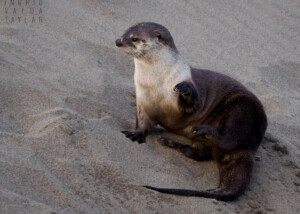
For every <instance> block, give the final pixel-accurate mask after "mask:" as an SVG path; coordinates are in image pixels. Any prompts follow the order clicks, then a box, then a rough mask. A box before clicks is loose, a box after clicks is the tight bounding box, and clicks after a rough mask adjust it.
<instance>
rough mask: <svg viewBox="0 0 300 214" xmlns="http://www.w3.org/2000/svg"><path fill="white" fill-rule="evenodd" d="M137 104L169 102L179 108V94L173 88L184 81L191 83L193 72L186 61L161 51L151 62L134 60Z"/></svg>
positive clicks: (167, 51) (171, 53) (173, 54)
mask: <svg viewBox="0 0 300 214" xmlns="http://www.w3.org/2000/svg"><path fill="white" fill-rule="evenodd" d="M134 63H135V73H134V81H135V86H136V97H137V104H138V105H139V104H141V105H144V104H151V105H156V104H157V103H159V102H162V101H164V102H168V103H169V104H171V105H173V106H176V107H177V102H176V100H174V99H177V97H178V94H176V92H174V90H173V88H174V87H175V86H176V85H177V84H178V83H180V82H182V81H187V80H189V81H191V71H190V67H189V65H187V64H186V63H185V61H184V59H183V58H182V57H181V56H180V55H179V54H178V53H173V52H171V51H170V50H168V49H166V50H160V53H159V57H156V58H155V59H154V60H151V62H145V61H143V60H140V59H136V58H135V59H134Z"/></svg>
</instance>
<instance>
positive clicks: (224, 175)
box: [144, 151, 253, 201]
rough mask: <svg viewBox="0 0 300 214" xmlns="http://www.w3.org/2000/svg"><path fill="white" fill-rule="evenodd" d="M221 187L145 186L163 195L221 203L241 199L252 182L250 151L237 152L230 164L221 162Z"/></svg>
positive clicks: (232, 155)
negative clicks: (208, 188)
mask: <svg viewBox="0 0 300 214" xmlns="http://www.w3.org/2000/svg"><path fill="white" fill-rule="evenodd" d="M218 165H219V171H220V185H219V187H218V188H217V189H212V190H206V191H195V190H186V189H166V188H157V187H152V186H144V187H146V188H148V189H152V190H155V191H158V192H161V193H167V194H174V195H182V196H195V197H204V198H214V199H217V200H220V201H232V200H235V199H236V198H237V197H239V196H240V195H241V194H242V193H243V192H244V191H245V189H246V187H247V186H248V184H249V182H250V177H251V172H252V166H253V154H252V152H248V151H236V152H235V153H233V154H231V157H230V160H228V162H224V161H221V162H219V164H218Z"/></svg>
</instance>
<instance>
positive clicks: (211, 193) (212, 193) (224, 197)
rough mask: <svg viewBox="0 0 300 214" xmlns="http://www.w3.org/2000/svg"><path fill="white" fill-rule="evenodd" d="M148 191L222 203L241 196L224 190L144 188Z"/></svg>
mask: <svg viewBox="0 0 300 214" xmlns="http://www.w3.org/2000/svg"><path fill="white" fill-rule="evenodd" d="M144 187H146V188H147V189H152V190H155V191H158V192H161V193H167V194H173V195H182V196H194V197H204V198H214V199H217V200H220V201H232V200H234V199H236V198H237V197H238V196H239V195H238V194H235V193H234V192H231V191H226V190H224V189H214V190H207V191H195V190H186V189H166V188H156V187H152V186H144Z"/></svg>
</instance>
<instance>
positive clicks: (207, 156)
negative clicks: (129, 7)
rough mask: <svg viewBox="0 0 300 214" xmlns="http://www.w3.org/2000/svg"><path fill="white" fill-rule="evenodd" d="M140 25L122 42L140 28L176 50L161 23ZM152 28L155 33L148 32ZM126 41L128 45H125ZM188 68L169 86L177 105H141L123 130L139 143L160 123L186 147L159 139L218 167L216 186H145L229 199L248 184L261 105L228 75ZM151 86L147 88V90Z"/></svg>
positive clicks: (262, 123) (261, 128)
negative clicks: (186, 141)
mask: <svg viewBox="0 0 300 214" xmlns="http://www.w3.org/2000/svg"><path fill="white" fill-rule="evenodd" d="M142 24H143V25H142V26H140V27H139V25H136V26H134V27H132V28H130V29H129V30H128V31H127V32H126V33H125V34H124V36H123V41H125V42H124V43H122V46H125V45H126V42H129V39H128V36H129V35H131V36H132V35H134V33H135V32H138V33H139V35H140V34H145V32H146V34H147V36H148V37H149V36H150V37H151V36H156V35H157V34H159V35H163V36H162V38H163V39H162V38H159V39H161V40H162V41H161V42H162V43H163V44H164V45H166V46H168V48H174V53H178V52H177V49H176V47H175V44H174V43H173V39H172V37H171V35H170V34H169V32H168V31H167V30H166V28H164V27H162V26H160V25H158V24H155V23H142ZM157 26H159V27H157ZM152 31H153V32H155V34H153V33H149V32H152ZM117 41H118V40H117ZM118 42H120V41H118ZM129 43H130V42H129ZM117 45H118V44H117ZM131 45H133V44H131V43H130V45H128V46H130V47H131ZM118 46H119V45H118ZM131 48H132V47H131ZM139 56H140V55H139ZM141 58H142V57H141ZM190 72H191V79H188V80H185V81H183V82H179V83H177V85H174V86H173V87H174V88H173V90H174V91H175V92H176V93H177V96H178V97H177V102H178V109H176V108H173V107H172V105H170V103H164V102H162V103H159V104H157V106H156V107H155V106H152V105H147V104H144V105H143V106H137V129H136V131H133V132H128V131H123V133H124V134H125V135H126V137H128V138H130V139H131V140H132V141H138V142H139V143H142V142H144V141H145V137H146V135H147V134H148V133H149V132H150V131H151V128H152V127H153V126H154V125H156V124H160V125H161V126H163V127H164V128H166V129H167V130H169V131H171V132H173V133H176V134H179V135H183V136H186V137H187V138H189V139H191V140H192V141H193V144H192V146H187V145H182V144H180V143H178V142H175V141H172V140H170V139H166V138H161V139H160V140H159V141H160V142H161V143H162V144H163V145H166V146H168V147H172V148H175V149H176V150H178V151H180V152H182V153H183V154H185V155H186V156H188V157H190V158H193V159H195V160H199V161H205V160H211V159H212V160H214V161H216V163H217V165H218V167H219V171H220V184H219V187H218V188H217V189H213V190H207V191H194V190H180V189H164V188H156V187H150V186H145V187H147V188H149V189H153V190H156V191H159V192H162V193H169V194H177V195H184V196H199V197H207V198H216V199H218V200H224V201H228V200H234V199H235V198H237V197H238V196H240V195H241V194H242V193H243V192H244V190H245V188H246V187H247V185H248V184H249V181H250V177H251V172H252V167H253V155H254V153H255V151H256V150H257V148H258V146H259V144H260V142H261V140H262V138H263V135H264V133H265V130H266V128H267V118H266V115H265V112H264V109H263V106H262V105H261V103H260V101H259V100H258V99H257V98H256V96H255V95H253V94H252V93H251V92H249V91H248V90H247V89H246V88H245V87H244V86H243V85H242V84H240V83H239V82H238V81H236V80H234V79H232V78H230V77H228V76H225V75H223V74H220V73H217V72H214V71H209V70H201V69H195V68H190ZM151 90H152V89H151V88H150V89H149V93H150V91H151ZM140 108H141V109H143V111H144V113H143V111H142V110H140ZM145 112H147V114H146V113H145ZM141 120H142V122H141Z"/></svg>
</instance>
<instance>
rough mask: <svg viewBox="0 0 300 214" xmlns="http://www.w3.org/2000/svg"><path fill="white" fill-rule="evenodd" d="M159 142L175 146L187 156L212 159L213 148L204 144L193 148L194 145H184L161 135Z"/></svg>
mask: <svg viewBox="0 0 300 214" xmlns="http://www.w3.org/2000/svg"><path fill="white" fill-rule="evenodd" d="M158 142H160V143H161V144H163V145H164V146H167V147H170V148H174V149H176V150H177V151H179V152H181V153H183V154H184V155H185V156H187V157H189V158H192V159H194V160H197V161H206V160H211V159H212V155H211V148H210V147H205V146H204V145H203V147H202V148H198V147H197V148H193V147H192V146H189V145H183V144H181V143H178V142H176V141H174V140H171V139H169V138H166V137H160V138H159V139H158Z"/></svg>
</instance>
